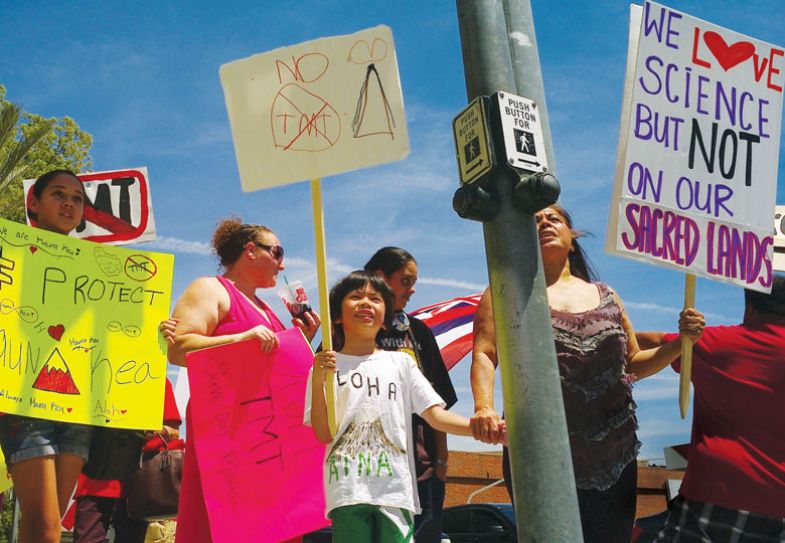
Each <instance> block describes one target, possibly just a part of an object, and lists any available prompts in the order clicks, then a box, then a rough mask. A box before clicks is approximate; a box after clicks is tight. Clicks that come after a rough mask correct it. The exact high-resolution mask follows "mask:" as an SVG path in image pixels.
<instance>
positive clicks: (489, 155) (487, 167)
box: [452, 96, 496, 185]
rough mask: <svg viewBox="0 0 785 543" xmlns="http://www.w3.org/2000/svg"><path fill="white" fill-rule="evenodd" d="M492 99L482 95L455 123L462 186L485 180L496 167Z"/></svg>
mask: <svg viewBox="0 0 785 543" xmlns="http://www.w3.org/2000/svg"><path fill="white" fill-rule="evenodd" d="M489 103H490V99H489V98H488V97H487V96H478V97H477V98H475V99H474V100H472V101H471V103H470V104H469V105H468V106H467V107H466V109H464V110H463V111H461V112H460V113H459V114H458V116H457V117H455V119H453V121H452V132H453V136H454V138H455V152H456V154H457V158H458V172H459V174H460V178H461V185H466V184H471V183H476V182H477V181H481V180H483V179H484V178H485V177H486V176H487V175H488V174H489V173H490V172H491V170H493V167H494V166H495V164H496V161H495V160H494V153H493V147H492V144H491V140H490V130H489V126H488V109H489Z"/></svg>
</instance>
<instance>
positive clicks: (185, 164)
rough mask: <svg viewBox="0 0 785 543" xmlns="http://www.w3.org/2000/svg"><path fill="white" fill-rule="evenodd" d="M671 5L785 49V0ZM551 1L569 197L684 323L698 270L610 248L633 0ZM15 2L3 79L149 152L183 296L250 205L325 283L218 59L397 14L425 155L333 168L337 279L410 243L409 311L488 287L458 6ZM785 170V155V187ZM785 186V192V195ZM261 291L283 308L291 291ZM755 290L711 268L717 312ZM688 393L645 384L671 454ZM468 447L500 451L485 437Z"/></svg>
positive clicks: (633, 275)
mask: <svg viewBox="0 0 785 543" xmlns="http://www.w3.org/2000/svg"><path fill="white" fill-rule="evenodd" d="M668 5H670V6H671V7H673V8H675V9H678V10H680V11H685V12H687V13H690V14H692V15H694V16H697V17H700V18H702V19H706V20H708V21H711V22H713V23H716V24H719V25H721V26H725V27H728V28H732V29H733V30H736V31H738V32H741V33H744V34H748V35H751V36H753V37H756V38H758V39H762V40H765V41H769V42H771V43H774V44H777V45H783V44H785V27H784V26H783V25H782V20H783V16H785V5H783V4H782V3H781V2H780V1H779V0H759V1H756V2H754V3H743V2H732V1H722V0H717V1H714V2H700V1H677V0H673V1H672V2H670V3H669V4H668ZM533 9H534V16H535V25H536V29H537V41H538V46H539V50H540V57H541V61H542V70H543V77H544V81H545V92H546V100H547V107H548V112H549V115H550V122H551V130H552V138H553V142H554V147H555V155H556V162H557V168H558V178H559V180H560V182H561V184H562V203H563V204H564V205H565V206H566V207H567V209H569V210H570V211H571V212H572V213H573V216H574V218H575V222H576V226H577V227H578V228H579V229H582V230H586V231H588V232H591V233H592V234H594V236H593V237H588V238H585V247H586V249H587V250H588V252H589V255H590V257H591V258H592V260H593V262H594V264H595V266H596V267H597V268H598V270H599V272H600V275H601V277H602V279H603V280H604V281H605V282H607V283H608V284H610V285H611V286H613V287H614V288H615V289H616V290H617V291H618V293H619V294H620V296H621V298H622V300H624V302H625V304H626V306H627V309H628V311H629V313H630V316H631V318H632V321H633V323H634V325H635V327H636V328H637V329H641V330H645V329H662V330H673V329H674V328H675V327H676V319H677V314H678V308H679V307H680V306H681V303H682V294H681V293H682V290H683V286H682V285H683V275H682V274H679V273H676V272H673V271H669V270H665V269H664V268H657V267H654V266H651V265H645V264H640V263H636V262H633V261H630V260H625V259H621V258H617V257H611V256H608V255H606V254H605V253H604V252H603V250H602V247H603V240H604V236H605V230H606V227H607V216H608V206H609V199H610V193H611V183H612V178H613V169H614V163H615V156H616V145H617V139H618V126H619V114H620V108H621V96H622V88H623V77H624V69H625V59H626V47H627V24H628V3H627V2H622V1H610V0H606V1H594V2H573V1H563V2H558V3H556V2H546V1H544V0H540V1H538V0H534V1H533ZM2 13H3V17H2V18H1V19H0V48H1V50H2V57H3V61H2V71H1V72H0V83H2V84H3V85H5V86H6V87H7V90H8V98H9V99H11V100H12V101H15V102H18V103H20V104H22V105H23V107H24V108H25V109H26V110H28V111H32V112H35V113H39V114H42V115H46V116H64V115H68V116H71V117H73V118H74V119H75V120H76V121H77V122H78V123H79V125H80V126H81V127H82V128H83V129H85V130H87V131H88V132H90V133H91V134H92V135H93V137H94V144H93V148H92V156H93V160H94V170H111V169H120V168H126V167H135V166H147V167H148V171H149V174H150V180H151V186H152V193H153V206H154V211H155V220H156V225H157V229H158V235H159V240H158V241H157V242H154V243H151V244H146V245H145V248H148V249H155V250H162V251H169V252H173V253H174V254H175V255H176V265H175V284H174V294H175V300H176V297H177V296H178V295H179V294H180V293H181V292H182V291H183V289H184V288H185V286H186V285H187V284H188V283H189V282H190V281H191V280H193V279H194V278H196V277H198V276H201V275H210V274H214V273H216V271H217V263H216V261H215V259H214V258H213V257H212V256H211V255H210V252H209V247H208V245H207V242H208V241H209V239H210V235H211V232H212V229H213V227H214V225H215V223H216V221H217V220H218V219H219V218H221V217H225V216H228V215H229V214H232V213H235V214H239V215H240V216H241V217H242V218H243V219H244V220H246V221H248V222H256V223H261V224H265V225H268V226H269V227H271V228H272V229H273V230H275V231H276V232H277V234H278V236H279V237H280V239H281V241H282V243H283V245H284V246H285V247H286V253H287V259H286V265H287V271H286V274H287V276H288V277H289V278H290V279H301V280H303V281H304V282H305V284H306V287H308V288H309V289H310V292H311V293H312V297H314V298H315V268H314V250H313V234H312V225H311V219H310V216H311V211H310V192H309V186H308V184H307V183H299V184H296V185H289V186H285V187H280V188H276V189H270V190H266V191H263V192H255V193H243V192H242V191H241V190H240V181H239V177H238V172H237V166H236V162H235V157H234V150H233V146H232V141H231V134H230V129H229V123H228V119H227V115H226V109H225V105H224V98H223V92H222V89H221V85H220V81H219V77H218V69H219V67H220V65H221V64H224V63H226V62H230V61H233V60H236V59H240V58H245V57H247V56H249V55H251V54H254V53H260V52H264V51H268V50H270V49H274V48H277V47H282V46H286V45H290V44H295V43H299V42H301V41H305V40H310V39H315V38H320V37H326V36H332V35H338V34H346V33H351V32H355V31H358V30H361V29H364V28H368V27H371V26H375V25H378V24H386V25H388V26H390V27H391V28H392V31H393V35H394V38H395V43H396V50H397V56H398V64H399V69H400V76H401V83H402V87H403V95H404V103H405V107H406V117H407V122H408V127H409V137H410V145H411V153H410V155H409V157H408V158H407V159H406V160H405V161H402V162H398V163H395V164H390V165H385V166H380V167H374V168H368V169H364V170H361V171H356V172H352V173H348V174H344V175H338V176H334V177H330V178H327V179H325V180H324V205H325V222H326V235H327V244H328V249H327V251H328V258H329V263H330V269H329V280H330V282H331V283H332V282H333V281H335V280H336V279H338V278H339V277H340V276H341V275H342V274H343V273H345V272H346V271H349V270H351V269H354V268H357V267H360V266H362V264H364V262H365V261H366V260H367V258H368V257H369V256H370V254H372V253H373V251H375V250H376V249H377V248H378V247H381V246H383V245H398V246H401V247H404V248H406V249H408V250H409V251H410V252H411V253H412V254H414V256H415V257H416V258H417V260H418V263H419V267H420V281H419V283H418V289H417V294H416V295H415V297H414V298H413V300H412V302H411V306H410V309H414V308H416V307H421V306H424V305H426V304H429V303H432V302H436V301H439V300H444V299H447V298H451V297H454V296H458V295H466V294H471V293H474V292H477V291H479V290H481V289H482V288H483V286H484V285H485V284H486V281H487V268H486V262H485V252H484V245H483V240H482V229H481V226H480V224H479V223H476V222H472V221H465V220H462V219H460V218H458V216H457V215H456V214H455V213H454V212H453V210H452V206H451V200H452V195H453V192H454V190H455V189H456V188H457V186H458V178H457V169H456V164H455V159H454V150H453V143H452V135H451V120H452V118H453V117H454V116H455V115H456V114H457V113H458V112H459V111H460V110H461V109H462V108H463V107H464V106H465V105H466V92H465V85H464V78H463V63H462V58H461V51H460V38H459V34H458V23H457V15H456V9H455V5H454V3H453V2H451V1H447V0H430V1H427V2H422V1H419V2H415V1H411V0H401V1H398V2H355V1H343V0H336V1H317V0H304V1H301V2H297V3H294V2H291V3H280V2H269V1H259V0H257V1H241V0H237V1H227V2H220V3H219V2H204V1H199V2H153V1H136V2H118V1H110V2H106V1H81V2H49V1H35V2H24V3H22V2H11V3H6V4H4V6H3V9H2ZM500 90H504V89H500ZM781 148H782V147H781ZM783 167H784V166H783V164H782V161H781V163H780V175H779V179H780V182H779V188H780V194H782V185H783V183H785V181H783V179H785V178H784V177H783V176H782V171H783ZM778 201H779V203H785V202H783V201H782V196H780V198H779V200H778ZM260 294H261V295H262V296H263V297H264V298H265V299H267V300H268V301H269V302H270V303H271V304H272V305H273V307H274V308H275V309H276V310H277V311H278V312H279V314H281V315H282V316H284V313H285V309H284V308H283V306H282V304H281V303H280V301H278V299H277V297H276V295H275V293H274V292H273V291H268V292H263V293H260ZM742 305H743V304H742V292H741V290H740V289H737V288H734V287H730V286H727V285H722V284H719V283H713V282H710V281H706V280H699V281H698V306H699V307H700V308H701V309H702V310H703V311H704V312H705V313H706V314H707V316H708V321H709V323H710V324H730V323H735V322H738V321H740V319H741V314H742ZM468 373H469V363H468V361H463V362H461V363H460V364H459V365H458V366H457V367H456V368H455V369H454V370H453V371H452V373H451V375H452V378H453V380H454V383H455V386H456V388H457V390H458V394H459V398H460V400H459V403H458V404H457V406H456V408H455V409H457V410H458V411H459V412H461V413H464V414H467V415H468V414H470V413H471V411H472V399H471V393H470V389H469V380H468ZM498 388H499V387H498V386H497V389H498ZM677 392H678V379H677V377H676V375H675V374H674V373H672V372H671V371H670V370H665V371H663V372H661V373H660V374H658V375H656V376H653V377H651V378H649V379H647V380H645V381H642V382H641V383H639V384H638V385H637V386H636V389H635V397H636V401H637V402H638V406H639V419H640V432H639V433H640V437H641V440H642V441H643V444H644V445H643V450H642V456H644V457H653V458H657V457H662V447H663V446H665V445H669V444H676V443H682V442H686V441H687V440H688V439H689V420H687V421H680V420H679V416H678V406H677V400H676V398H677ZM499 409H500V410H501V401H499ZM451 445H452V447H453V448H458V449H475V448H480V449H485V448H487V447H486V446H484V445H483V446H479V447H477V446H476V445H474V444H473V443H472V442H471V441H470V440H467V439H455V440H452V441H451Z"/></svg>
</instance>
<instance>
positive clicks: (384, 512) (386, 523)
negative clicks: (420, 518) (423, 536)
mask: <svg viewBox="0 0 785 543" xmlns="http://www.w3.org/2000/svg"><path fill="white" fill-rule="evenodd" d="M330 518H331V519H332V521H333V543H411V542H412V541H414V521H413V520H412V513H411V512H410V511H407V510H405V509H397V508H395V507H383V506H379V505H368V504H364V503H361V504H357V505H346V506H344V507H338V508H337V509H333V510H332V511H331V512H330Z"/></svg>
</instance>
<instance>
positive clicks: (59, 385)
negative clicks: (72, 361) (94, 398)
mask: <svg viewBox="0 0 785 543" xmlns="http://www.w3.org/2000/svg"><path fill="white" fill-rule="evenodd" d="M33 388H37V389H38V390H46V391H48V392H56V393H57V394H79V389H78V388H76V383H75V382H74V378H73V377H72V376H71V370H70V369H69V368H68V364H67V363H66V362H65V359H64V358H63V355H61V354H60V351H59V350H58V349H57V347H55V350H54V351H52V354H51V355H49V359H48V360H47V361H46V364H44V367H43V368H41V371H40V372H38V377H36V379H35V382H34V383H33Z"/></svg>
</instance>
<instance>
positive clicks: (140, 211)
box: [24, 168, 155, 245]
mask: <svg viewBox="0 0 785 543" xmlns="http://www.w3.org/2000/svg"><path fill="white" fill-rule="evenodd" d="M77 177H78V178H79V179H80V180H81V181H82V185H83V186H84V190H85V194H86V195H87V199H88V200H89V201H90V204H91V205H90V206H85V208H84V220H83V221H82V224H80V225H79V226H77V227H76V229H75V230H74V232H73V233H72V235H73V237H77V238H81V239H88V240H90V241H100V242H101V243H109V244H112V245H123V244H128V243H140V242H143V241H152V240H154V239H155V220H154V218H153V199H152V196H151V195H150V183H149V177H148V176H147V168H133V169H128V170H116V171H106V172H91V173H81V174H79V175H77ZM34 183H35V179H27V180H25V181H24V191H25V195H26V197H25V207H27V205H28V203H29V201H30V196H31V193H32V187H33V184H34ZM27 223H28V224H30V225H31V226H35V225H36V223H35V219H33V218H31V217H30V216H28V217H27Z"/></svg>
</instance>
